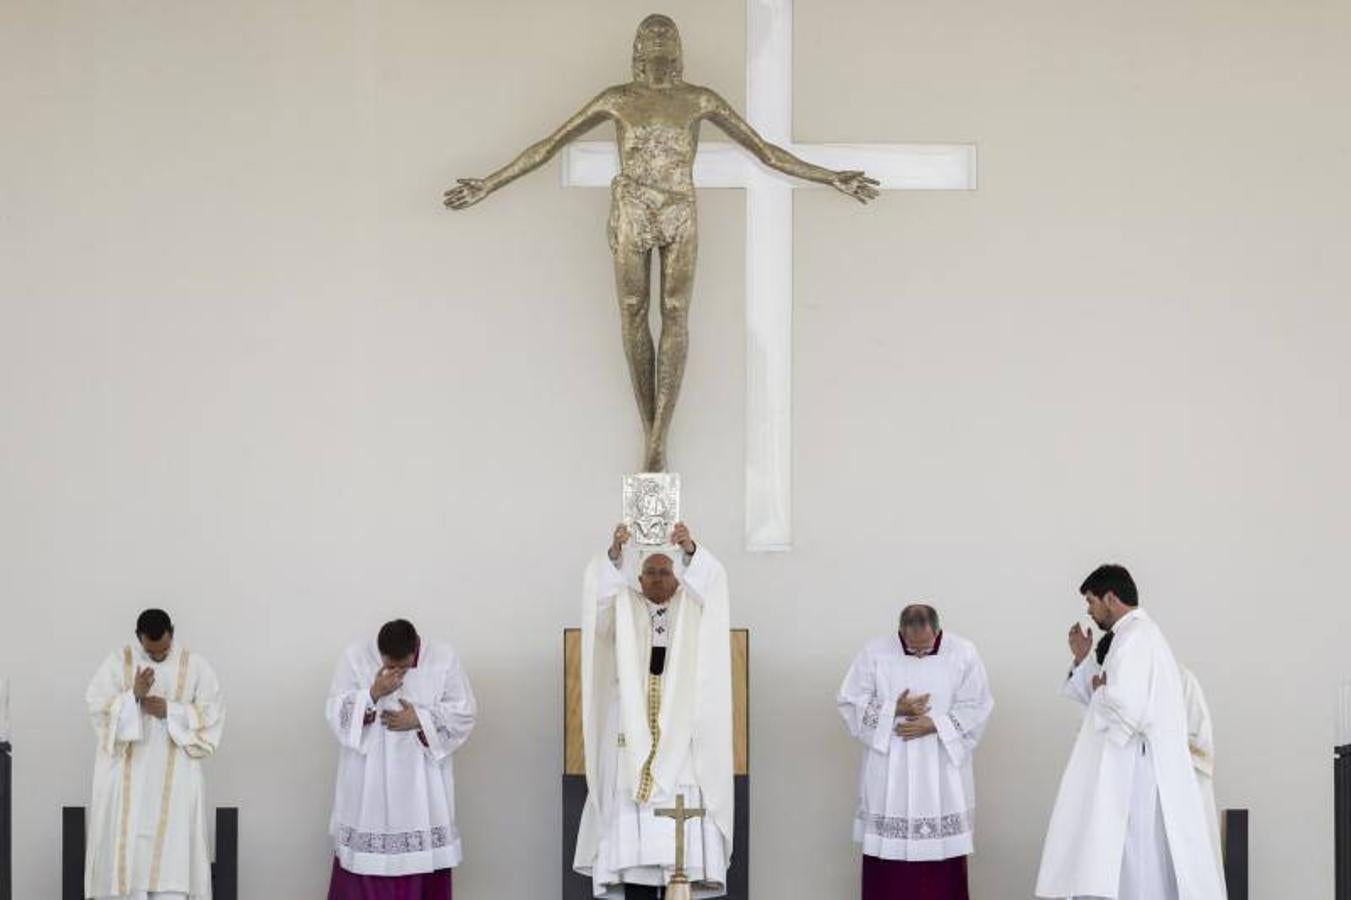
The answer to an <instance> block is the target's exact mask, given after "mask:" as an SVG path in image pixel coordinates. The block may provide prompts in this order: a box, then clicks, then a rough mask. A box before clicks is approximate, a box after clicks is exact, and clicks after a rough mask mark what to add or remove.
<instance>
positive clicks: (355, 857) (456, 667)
mask: <svg viewBox="0 0 1351 900" xmlns="http://www.w3.org/2000/svg"><path fill="white" fill-rule="evenodd" d="M380 667H381V660H380V651H379V650H378V649H377V648H376V646H375V642H374V641H371V642H369V643H364V644H357V645H356V646H353V647H350V648H348V650H347V651H346V652H344V653H343V655H342V659H340V660H339V661H338V667H337V671H336V672H335V674H334V676H333V686H332V689H331V690H330V692H329V697H328V706H327V710H326V715H327V718H328V724H329V727H330V728H331V729H332V730H333V733H334V735H335V736H336V737H337V738H338V743H339V744H340V745H341V746H342V750H341V757H340V758H339V761H338V777H337V785H336V788H335V790H334V798H333V818H332V820H331V822H330V826H329V827H330V833H331V834H332V836H333V843H334V852H335V853H336V854H337V857H338V862H339V864H340V865H341V866H342V867H343V868H344V869H346V870H347V871H349V872H354V873H356V874H358V875H415V874H418V873H422V872H434V871H437V870H439V869H445V868H450V867H452V866H455V865H458V864H459V862H460V857H461V851H460V833H459V830H458V829H457V828H456V827H455V776H454V773H453V770H452V768H451V754H452V753H454V751H455V750H456V748H458V747H459V746H460V745H461V744H463V743H464V742H465V741H466V740H467V739H468V738H469V732H470V731H471V730H472V729H473V727H474V716H475V713H476V710H477V707H476V704H475V701H474V692H473V690H472V689H471V687H470V685H469V679H468V677H466V675H465V674H464V670H463V669H462V668H461V667H460V660H459V657H458V656H457V655H456V654H455V651H454V650H452V649H451V648H450V647H448V646H447V645H445V644H438V643H434V642H432V641H427V640H425V639H424V640H423V642H422V647H421V650H420V652H419V657H418V664H417V665H416V666H415V667H414V668H411V669H409V670H408V671H407V673H406V674H405V675H404V679H403V686H402V687H401V688H399V690H397V691H395V692H394V693H393V694H391V695H389V696H388V697H383V698H381V700H380V702H379V703H378V704H375V703H372V702H371V696H370V686H371V683H372V682H374V681H375V677H376V675H377V673H378V672H379V671H380ZM400 700H406V701H408V703H409V704H411V705H412V706H413V707H414V709H416V710H417V714H418V718H419V719H420V720H421V722H422V730H421V732H416V731H397V732H396V731H390V730H388V729H386V728H385V727H384V726H383V725H382V724H380V720H379V716H378V714H379V713H380V712H383V711H385V710H398V709H400V708H401V707H400V704H399V701H400ZM368 712H369V713H374V714H375V716H374V721H370V722H368V721H367V719H368V718H370V717H368V716H367V713H368ZM419 734H421V736H422V740H419ZM424 741H425V744H424Z"/></svg>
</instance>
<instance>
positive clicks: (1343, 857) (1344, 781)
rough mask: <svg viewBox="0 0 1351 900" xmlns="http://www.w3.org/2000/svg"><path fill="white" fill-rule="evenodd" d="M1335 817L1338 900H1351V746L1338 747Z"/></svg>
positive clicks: (1335, 780)
mask: <svg viewBox="0 0 1351 900" xmlns="http://www.w3.org/2000/svg"><path fill="white" fill-rule="evenodd" d="M1333 767H1334V774H1333V785H1334V787H1333V790H1334V791H1335V792H1336V797H1335V799H1334V800H1333V816H1334V817H1335V819H1336V821H1337V827H1336V832H1335V833H1336V837H1335V840H1336V841H1337V853H1336V856H1337V893H1336V897H1337V900H1351V744H1343V745H1342V746H1340V747H1338V748H1337V750H1336V754H1335V762H1334V763H1333Z"/></svg>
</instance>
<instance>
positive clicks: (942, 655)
mask: <svg viewBox="0 0 1351 900" xmlns="http://www.w3.org/2000/svg"><path fill="white" fill-rule="evenodd" d="M907 690H908V691H909V692H910V694H911V696H915V695H919V694H928V695H929V717H930V718H931V719H933V722H934V726H935V727H936V728H937V729H938V733H937V734H931V735H926V736H925V737H922V738H918V739H916V740H912V741H905V740H903V739H902V738H900V737H898V736H897V735H896V734H895V730H894V729H895V724H896V718H895V712H896V701H897V700H898V699H899V698H900V696H901V694H902V693H903V692H904V691H907ZM836 702H837V704H838V706H839V710H840V714H841V715H842V716H843V717H844V721H845V725H846V726H847V727H848V729H849V733H850V734H852V735H853V736H854V737H855V738H857V739H858V740H859V741H860V742H861V743H862V744H863V746H864V748H865V749H864V751H863V770H862V773H861V775H860V778H859V805H858V810H857V813H856V816H855V821H854V840H855V841H857V842H858V843H860V844H862V845H863V853H864V854H865V855H867V856H875V857H878V858H880V859H890V860H939V859H950V858H952V857H955V856H965V855H967V854H969V853H971V851H972V847H973V831H974V824H975V823H974V813H975V791H974V785H973V780H972V773H971V754H972V751H973V750H975V748H976V745H977V744H978V743H979V741H980V736H981V734H982V732H983V731H984V729H985V723H986V720H988V719H989V716H990V712H991V710H993V709H994V700H993V698H992V697H991V696H990V686H989V681H988V679H987V678H986V675H985V667H984V666H983V665H982V664H981V661H980V657H979V656H978V655H977V653H976V648H975V647H974V646H973V645H972V644H971V642H970V641H967V640H965V639H963V638H961V637H959V636H958V635H955V634H953V633H952V632H949V631H945V632H943V634H942V640H941V643H940V644H939V648H938V651H937V652H936V653H933V654H932V655H930V656H924V657H919V656H907V655H905V651H904V649H903V648H902V646H901V642H900V638H899V637H898V636H897V635H895V634H892V635H888V636H887V637H885V638H880V639H878V640H875V641H872V642H871V643H869V644H868V645H867V646H866V647H864V648H863V650H862V651H861V652H860V653H859V654H858V656H857V657H855V658H854V662H853V665H851V666H850V668H849V673H848V675H846V676H845V679H844V684H842V685H841V686H840V693H839V697H838V698H837V701H836Z"/></svg>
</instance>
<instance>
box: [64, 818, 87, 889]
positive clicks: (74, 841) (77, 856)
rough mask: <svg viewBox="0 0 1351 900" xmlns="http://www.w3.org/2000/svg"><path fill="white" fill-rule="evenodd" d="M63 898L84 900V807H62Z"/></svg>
mask: <svg viewBox="0 0 1351 900" xmlns="http://www.w3.org/2000/svg"><path fill="white" fill-rule="evenodd" d="M61 900H84V807H83V806H63V807H61Z"/></svg>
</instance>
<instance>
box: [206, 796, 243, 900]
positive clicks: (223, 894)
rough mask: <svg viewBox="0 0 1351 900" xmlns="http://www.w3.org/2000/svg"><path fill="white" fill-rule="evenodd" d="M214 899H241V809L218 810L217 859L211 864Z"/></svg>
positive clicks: (225, 807) (221, 808) (230, 807)
mask: <svg viewBox="0 0 1351 900" xmlns="http://www.w3.org/2000/svg"><path fill="white" fill-rule="evenodd" d="M211 896H212V897H213V898H214V900H239V810H238V809H237V808H235V807H233V806H222V807H220V808H218V809H217V810H216V861H215V862H213V863H212V864H211Z"/></svg>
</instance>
